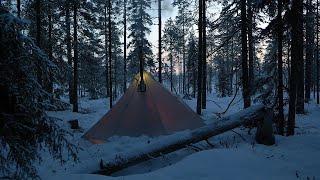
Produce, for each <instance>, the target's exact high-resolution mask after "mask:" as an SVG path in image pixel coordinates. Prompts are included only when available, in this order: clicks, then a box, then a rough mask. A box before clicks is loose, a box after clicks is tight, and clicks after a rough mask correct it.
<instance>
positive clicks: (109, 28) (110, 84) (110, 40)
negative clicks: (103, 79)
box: [108, 0, 113, 109]
mask: <svg viewBox="0 0 320 180" xmlns="http://www.w3.org/2000/svg"><path fill="white" fill-rule="evenodd" d="M111 9H112V7H111V0H109V5H108V15H109V19H108V20H109V23H108V30H109V32H108V35H109V51H108V54H109V89H110V90H109V93H110V94H109V103H110V104H109V105H110V109H111V108H112V101H113V99H112V72H111V70H112V67H111V65H112V51H111V46H112V38H111V37H112V26H111Z"/></svg>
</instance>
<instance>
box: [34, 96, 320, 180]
mask: <svg viewBox="0 0 320 180" xmlns="http://www.w3.org/2000/svg"><path fill="white" fill-rule="evenodd" d="M232 98H233V97H227V98H218V97H215V96H209V97H208V101H207V102H208V105H207V109H206V110H204V111H203V116H202V117H203V119H204V121H205V123H206V124H209V123H213V122H215V121H218V120H217V119H220V118H219V117H217V116H216V114H215V113H220V112H223V111H224V110H225V108H226V107H227V106H228V103H229V102H230V101H231V99H232ZM212 100H214V101H215V103H214V102H213V101H212ZM184 101H185V102H186V103H187V104H188V105H189V106H190V107H191V108H192V109H194V110H195V107H196V100H195V99H192V100H184ZM234 102H235V103H234V104H233V105H232V106H231V107H230V109H229V111H228V112H227V113H226V114H225V115H224V117H225V116H228V115H231V114H233V113H236V112H238V111H239V110H241V109H242V101H241V97H236V99H235V101H234ZM216 104H219V106H220V107H221V108H220V107H218V106H217V105H216ZM80 107H81V108H82V109H83V111H84V110H85V112H86V113H73V112H70V111H62V112H61V111H60V112H48V115H50V116H54V117H58V118H60V119H62V121H61V122H59V124H60V125H61V126H62V127H63V128H64V129H66V130H68V131H70V132H72V133H73V134H74V136H73V137H70V140H72V141H73V142H75V144H78V145H79V146H80V147H81V148H82V149H81V150H80V151H79V154H78V156H79V160H80V162H78V163H77V162H73V161H72V160H69V161H67V162H66V164H63V165H61V164H60V163H59V162H56V161H54V160H53V159H52V158H51V157H50V156H48V155H47V152H43V155H44V157H43V162H42V163H41V164H39V165H38V173H39V175H40V177H41V178H43V179H107V180H109V179H112V180H113V179H132V180H136V179H137V180H138V179H139V180H140V179H154V180H157V179H184V180H185V179H281V180H283V179H288V180H289V179H290V180H291V179H307V178H310V179H313V178H315V179H319V178H320V142H319V139H320V121H319V118H318V117H319V116H320V109H319V106H318V105H316V104H315V103H314V102H311V103H309V104H306V110H307V114H304V115H297V119H296V123H297V129H296V135H295V136H291V137H283V136H278V135H276V144H275V145H273V146H264V145H259V144H256V143H255V140H254V133H252V134H251V135H249V134H248V129H245V128H242V127H240V128H236V129H234V131H235V132H236V133H237V134H236V133H234V132H232V131H229V132H226V133H223V134H220V135H218V136H215V137H213V138H211V139H209V141H210V143H211V144H213V145H214V148H211V147H210V146H209V145H208V144H207V143H206V142H200V143H197V144H195V146H194V147H193V146H190V147H188V148H185V149H182V150H179V151H176V152H174V153H171V154H169V155H166V156H164V157H159V158H156V159H151V160H150V161H148V162H145V163H141V164H138V165H135V166H133V167H131V168H128V169H125V170H123V171H120V172H118V173H115V174H114V176H116V177H108V176H101V175H95V174H91V173H93V172H95V171H97V170H98V169H99V162H100V160H101V159H103V160H108V159H113V158H114V157H115V156H116V155H119V154H128V153H129V152H135V151H139V150H141V149H147V148H150V145H152V144H157V143H158V142H161V141H163V139H167V140H168V141H169V140H171V141H172V140H174V138H179V137H184V136H186V135H188V134H190V131H183V132H178V133H175V134H173V135H169V136H161V137H157V138H150V137H147V136H141V137H112V138H110V139H109V141H108V142H106V143H103V144H90V143H89V142H87V141H86V140H84V139H82V138H81V136H82V135H83V134H84V133H85V132H86V131H87V130H88V129H89V128H90V127H91V126H92V125H94V124H95V123H96V122H97V121H98V120H99V119H100V118H101V117H102V116H103V115H104V114H105V113H106V112H107V111H108V109H109V105H108V99H99V100H88V99H85V98H84V99H81V101H80ZM73 119H77V120H78V121H79V124H80V126H81V128H82V129H81V131H73V130H70V129H69V124H68V123H67V121H69V120H73ZM253 131H254V130H253ZM238 134H239V135H238ZM197 148H198V149H203V151H199V152H197V151H196V149H197Z"/></svg>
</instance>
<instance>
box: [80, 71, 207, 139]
mask: <svg viewBox="0 0 320 180" xmlns="http://www.w3.org/2000/svg"><path fill="white" fill-rule="evenodd" d="M143 79H144V82H145V85H146V91H145V92H139V83H140V74H137V75H136V76H135V78H134V80H133V83H132V84H131V86H130V87H129V89H128V90H127V91H126V93H125V94H124V95H123V96H122V97H121V98H120V99H119V101H118V102H117V103H116V104H115V105H114V106H113V107H112V108H111V109H110V111H109V112H108V113H107V114H105V115H104V116H103V117H102V118H101V119H100V120H99V121H98V122H97V123H96V124H95V125H94V126H93V127H92V128H91V129H89V130H88V131H87V132H86V133H85V134H84V135H83V137H84V138H86V139H88V140H90V141H91V142H92V143H98V142H101V141H104V140H106V139H107V138H108V137H110V136H113V135H119V136H140V135H148V136H159V135H165V134H171V133H174V132H177V131H182V130H186V129H195V128H198V127H201V126H202V125H203V122H202V119H201V117H199V116H198V115H197V114H196V113H195V112H193V110H192V109H191V108H190V107H189V106H187V105H186V104H185V103H184V102H182V100H180V99H178V98H177V97H176V96H174V95H173V94H171V92H169V91H168V90H167V89H165V88H164V87H163V86H162V85H161V84H160V83H159V82H157V81H156V80H154V79H153V77H152V76H151V75H150V74H149V73H146V72H143Z"/></svg>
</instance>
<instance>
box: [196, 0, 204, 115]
mask: <svg viewBox="0 0 320 180" xmlns="http://www.w3.org/2000/svg"><path fill="white" fill-rule="evenodd" d="M202 8H203V1H202V0H199V22H198V31H199V35H198V38H199V42H198V44H199V45H198V46H199V51H198V56H199V59H198V95H197V114H199V115H201V105H202V103H201V100H202V67H203V66H202V60H203V58H202V53H203V49H202V48H203V42H202V40H203V38H202V37H203V36H202V34H203V30H202V26H203V17H202V14H203V10H202Z"/></svg>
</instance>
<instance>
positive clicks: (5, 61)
mask: <svg viewBox="0 0 320 180" xmlns="http://www.w3.org/2000/svg"><path fill="white" fill-rule="evenodd" d="M0 16H1V17H3V18H1V19H0V55H1V60H2V63H1V64H0V96H1V102H0V129H1V131H0V132H1V133H0V144H1V145H0V146H1V148H0V164H1V166H0V171H1V172H2V174H3V175H4V176H8V177H9V178H13V179H27V178H29V179H30V178H32V179H34V178H39V177H37V174H36V173H37V172H36V168H35V167H34V165H33V163H35V162H38V161H39V160H41V157H40V150H41V149H42V148H44V147H45V146H46V147H48V148H49V152H50V153H51V154H52V155H53V157H54V158H56V159H60V160H61V161H62V159H63V158H65V156H64V155H63V154H64V153H63V152H62V151H63V150H64V149H67V151H68V152H69V153H70V154H68V156H71V157H73V158H76V148H75V146H74V145H72V144H70V143H69V142H68V141H67V140H66V138H65V136H64V134H65V132H64V131H63V130H61V129H60V128H59V126H58V125H57V123H56V119H54V118H50V117H48V116H47V115H46V113H45V110H48V109H51V110H52V109H53V108H54V109H56V110H57V109H59V107H55V106H53V105H52V104H51V103H50V102H51V97H52V94H51V93H49V92H46V90H45V88H44V86H42V85H41V84H39V83H38V82H37V81H36V79H37V75H38V73H37V72H38V70H39V69H40V70H41V71H42V72H45V71H46V70H47V69H48V67H52V68H55V67H56V66H55V65H54V64H53V63H52V62H51V61H49V58H48V56H47V55H46V54H45V53H44V51H43V50H41V49H40V48H39V47H38V46H36V44H35V43H34V42H33V40H32V39H31V38H30V37H29V36H26V35H24V34H22V33H21V31H22V30H27V28H26V27H28V23H27V22H26V21H24V20H22V19H20V18H17V17H15V16H13V15H12V14H11V13H9V12H8V11H7V10H6V9H5V8H4V7H3V6H2V5H0ZM42 78H43V80H44V81H46V80H47V78H48V76H43V77H42ZM17 119H19V121H17ZM68 158H69V157H68ZM12 167H15V168H12Z"/></svg>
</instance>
